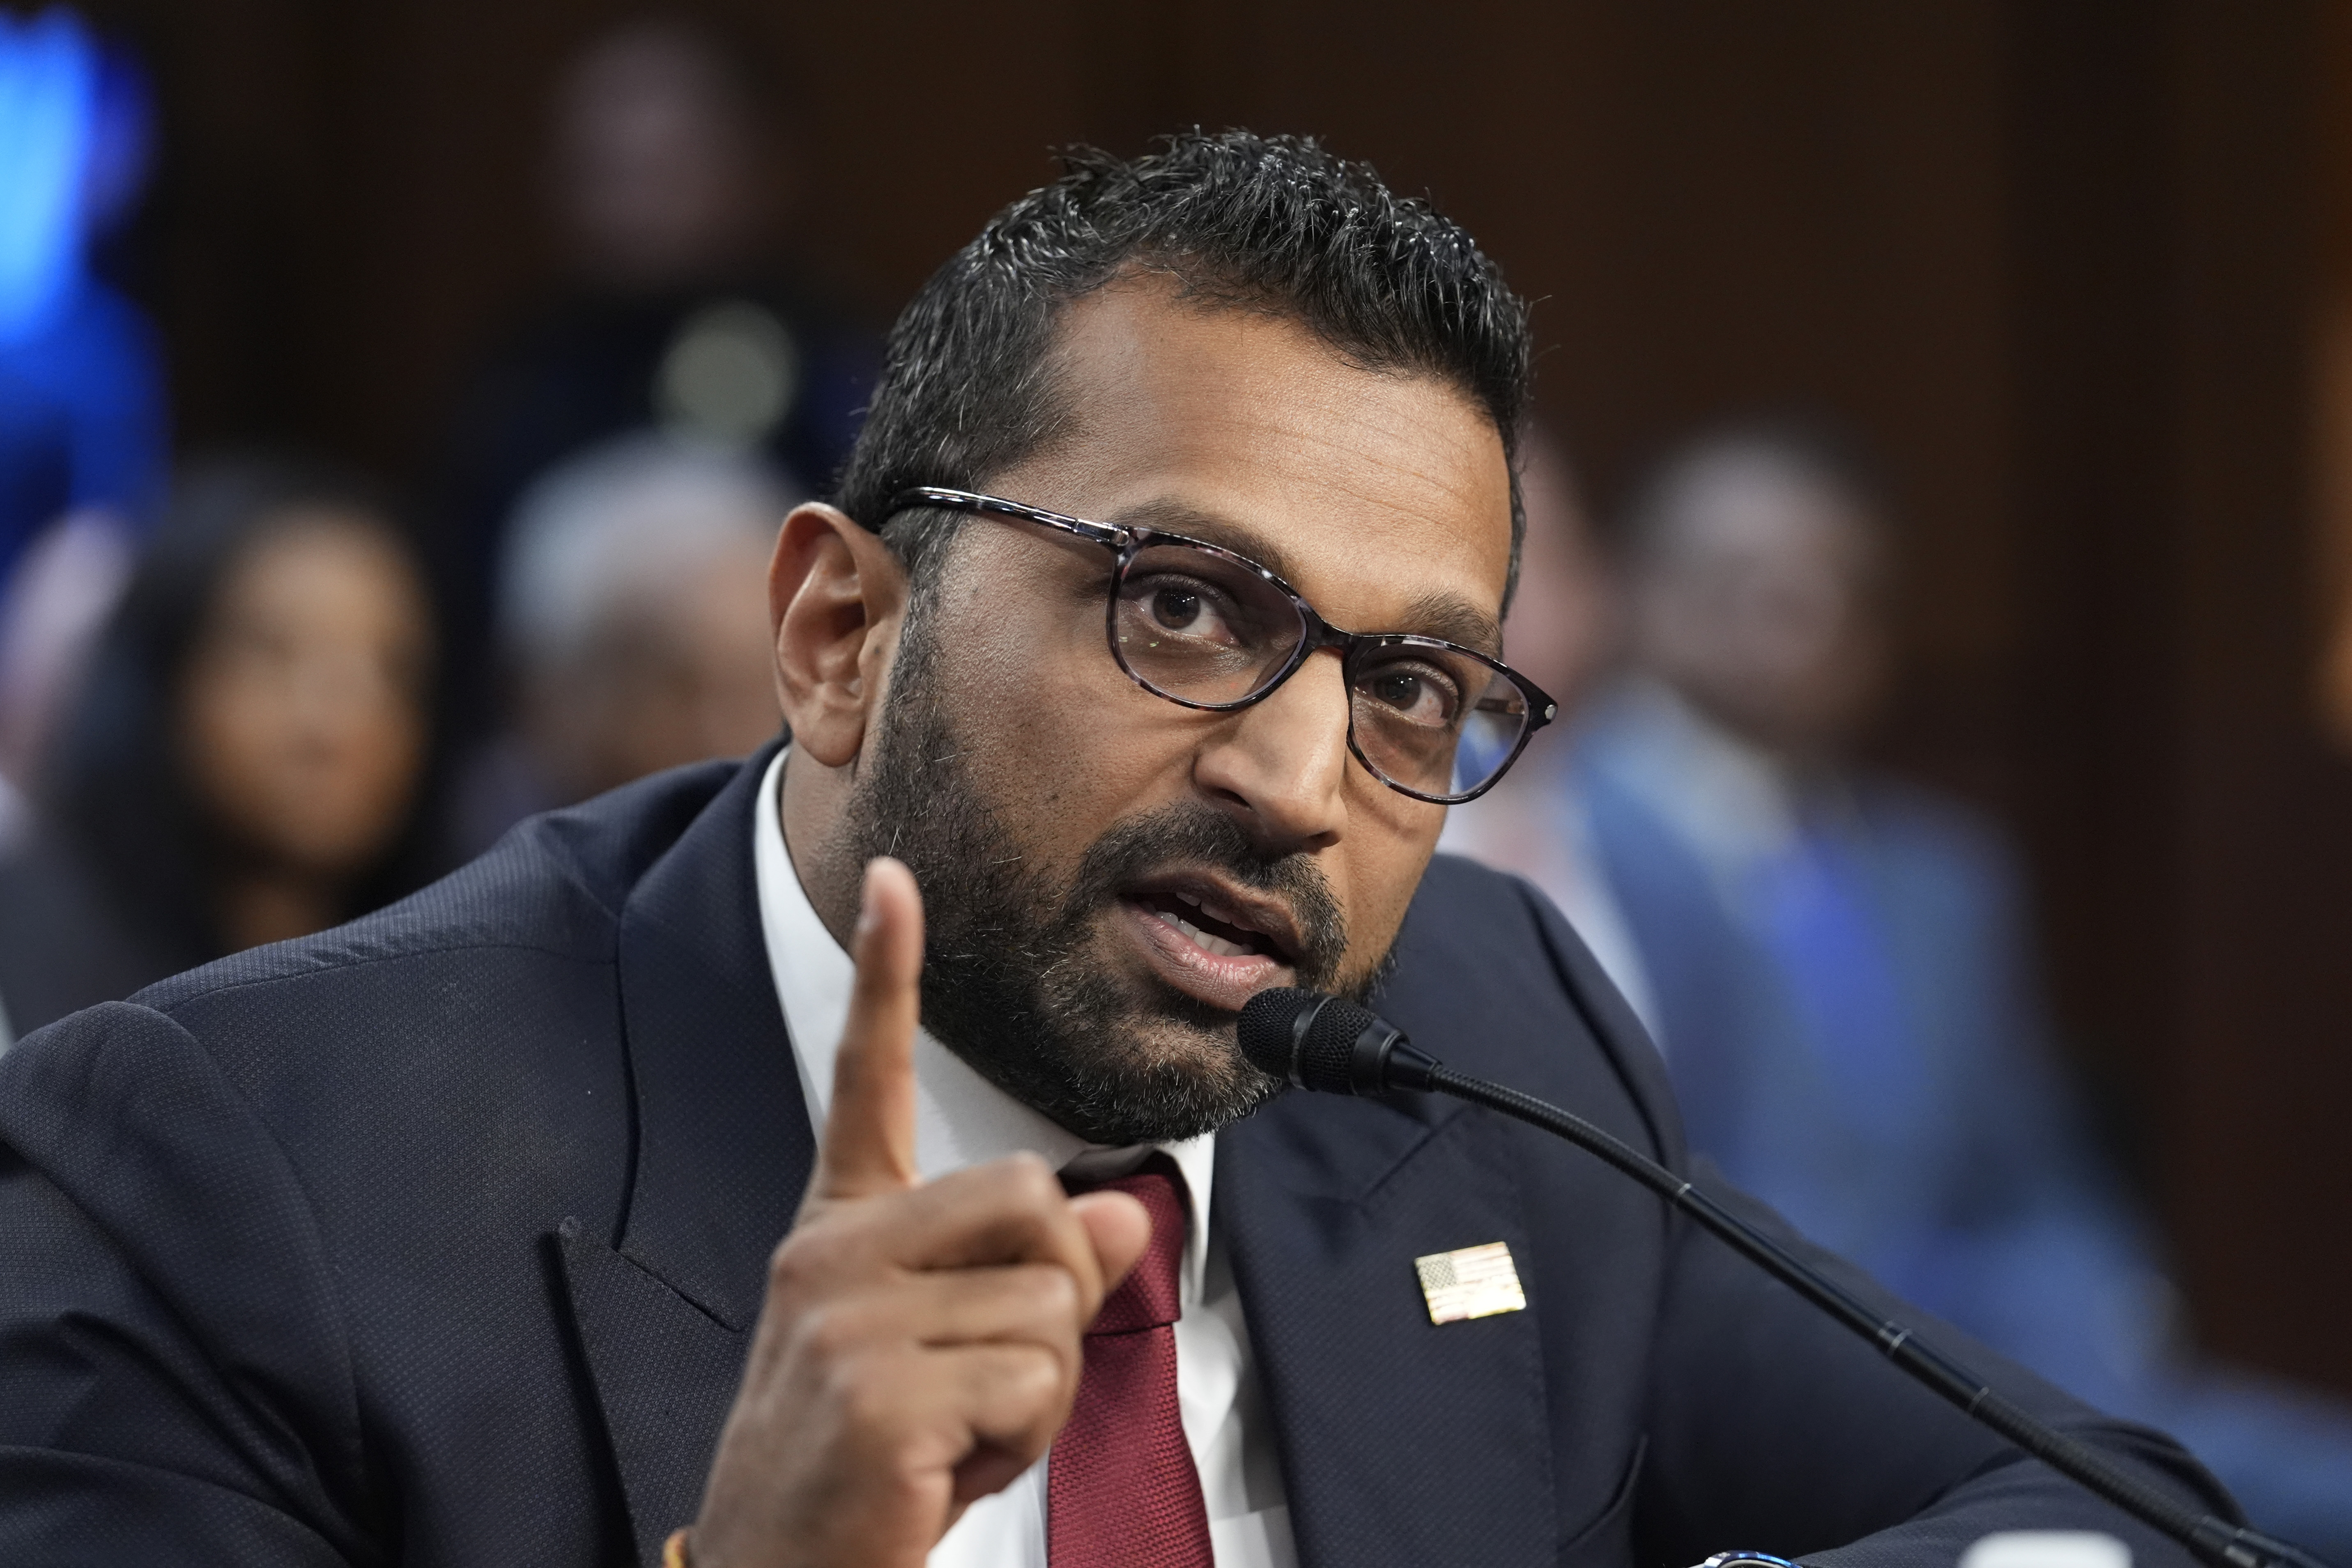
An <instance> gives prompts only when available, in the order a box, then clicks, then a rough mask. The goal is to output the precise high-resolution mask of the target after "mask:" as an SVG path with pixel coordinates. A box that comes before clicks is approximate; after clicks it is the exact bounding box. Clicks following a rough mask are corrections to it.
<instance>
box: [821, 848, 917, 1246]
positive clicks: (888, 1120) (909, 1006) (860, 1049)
mask: <svg viewBox="0 0 2352 1568" xmlns="http://www.w3.org/2000/svg"><path fill="white" fill-rule="evenodd" d="M851 956H852V957H853V958H854V959H856V963H857V980H856V985H855V987H854V988H853V989H852V991H851V992H850V997H849V1018H848V1021H847V1022H846V1023H845V1024H844V1025H843V1026H842V1029H841V1049H840V1051H839V1053H838V1054H837V1055H836V1056H835V1058H834V1064H833V1105H832V1107H831V1109H830V1110H828V1111H827V1112H826V1114H825V1119H824V1147H823V1148H822V1149H821V1150H820V1151H819V1152H818V1155H817V1166H816V1173H815V1174H814V1176H813V1177H812V1178H811V1179H810V1182H809V1198H810V1200H811V1201H816V1200H820V1199H825V1198H856V1197H866V1196H870V1195H872V1194H877V1193H887V1192H898V1191H902V1190H904V1189H906V1188H908V1187H911V1186H913V1185H914V1184H915V1182H916V1169H915V1026H916V1024H917V1022H918V1021H919V1019H920V1017H921V1016H922V998H921V982H922V973H923V899H922V894H921V893H920V892H919V891H918V890H917V889H916V887H915V877H914V873H913V872H911V871H909V870H908V869H907V868H906V867H905V866H904V865H902V864H900V863H899V862H898V861H897V860H893V859H889V858H887V857H885V858H877V859H876V860H873V861H871V862H869V863H868V864H867V866H866V885H865V890H864V896H863V898H862V900H860V904H859V909H858V915H857V931H856V935H855V936H853V937H852V939H851Z"/></svg>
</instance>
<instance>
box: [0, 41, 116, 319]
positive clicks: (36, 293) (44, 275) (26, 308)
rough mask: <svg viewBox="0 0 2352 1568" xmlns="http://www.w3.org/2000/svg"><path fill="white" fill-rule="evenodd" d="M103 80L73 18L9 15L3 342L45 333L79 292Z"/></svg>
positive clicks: (2, 100) (2, 114) (94, 49)
mask: <svg viewBox="0 0 2352 1568" xmlns="http://www.w3.org/2000/svg"><path fill="white" fill-rule="evenodd" d="M98 74H99V50H98V46H97V43H96V41H95V40H94V39H92V38H91V37H90V35H89V30H88V29H87V28H86V27H84V26H83V25H82V23H81V20H80V18H79V17H78V16H75V15H74V14H73V13H72V12H70V11H66V10H51V11H47V12H44V13H43V14H41V15H40V16H35V17H31V18H28V19H24V20H19V19H16V18H14V17H11V16H8V15H7V14H5V13H0V342H10V341H14V340H18V339H22V338H25V337H26V336H29V335H30V334H32V333H35V332H37V331H40V330H41V329H42V328H44V327H46V326H47V325H48V324H49V322H50V321H51V320H52V319H53V318H54V317H55V315H56V314H57V312H58V311H59V310H61V309H63V308H65V307H66V306H68V304H69V303H70V302H71V300H72V299H73V296H74V295H75V294H76V293H77V292H78V290H79V284H80V281H81V270H82V254H83V250H82V247H83V237H84V236H83V228H84V218H85V214H84V211H83V190H84V177H85V172H86V170H87V168H88V166H89V146H90V137H91V125H92V120H93V117H94V115H95V112H96V109H97V100H98Z"/></svg>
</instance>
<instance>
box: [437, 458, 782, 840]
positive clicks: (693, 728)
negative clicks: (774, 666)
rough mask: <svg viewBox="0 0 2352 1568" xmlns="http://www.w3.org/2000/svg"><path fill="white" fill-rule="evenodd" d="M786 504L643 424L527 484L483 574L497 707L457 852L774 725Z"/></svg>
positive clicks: (715, 753) (714, 753)
mask: <svg viewBox="0 0 2352 1568" xmlns="http://www.w3.org/2000/svg"><path fill="white" fill-rule="evenodd" d="M801 499H802V498H801V497H800V496H799V495H797V494H796V493H795V492H794V491H793V489H792V488H791V487H790V484H789V482H788V481H787V480H786V479H784V477H783V476H782V475H781V474H779V473H777V472H776V471H775V470H774V469H773V468H772V467H770V466H769V465H767V464H766V463H764V462H762V461H761V460H760V459H759V458H755V457H753V456H751V455H749V454H745V453H741V452H736V451H730V450H728V449H726V448H723V447H715V446H712V445H710V444H709V443H705V442H698V441H689V440H682V439H679V438H677V437H667V436H662V435H658V434H640V435H636V436H629V437H621V438H620V439H618V440H616V441H614V442H610V443H607V444H606V445H604V446H603V447H596V448H594V449H593V450H591V451H589V452H586V453H583V454H582V455H581V456H579V457H577V458H572V460H571V461H569V462H566V463H563V464H561V465H559V466H558V467H557V468H555V469H554V470H553V471H552V472H551V473H550V474H548V475H547V476H546V478H544V479H541V481H540V482H539V483H538V484H537V485H535V486H533V487H532V488H531V489H530V492H529V493H528V494H526V495H525V496H524V498H523V500H522V503H521V505H520V507H518V508H517V510H516V515H515V520H514V522H513V524H512V525H511V527H510V528H509V534H508V545H507V558H506V562H505V564H504V566H503V567H502V569H501V571H500V573H499V581H500V593H499V643H500V646H501V647H502V649H503V650H504V651H503V663H504V665H505V667H506V668H507V670H508V671H509V675H510V680H509V688H508V689H509V692H510V695H511V714H510V718H509V728H508V731H507V732H506V733H505V734H504V735H502V736H500V737H499V739H498V740H497V741H495V742H493V743H492V744H491V745H490V746H489V747H488V749H487V750H485V751H484V752H481V753H479V754H478V760H477V762H476V763H475V764H474V765H472V766H471V767H469V768H468V770H467V782H466V785H465V791H464V798H463V801H462V804H461V805H460V813H461V816H460V822H459V826H458V832H459V837H460V840H461V847H464V848H465V849H467V850H468V851H473V850H478V849H481V848H486V847H488V845H489V843H490V842H491V841H492V840H494V839H495V838H496V837H498V836H499V834H500V833H502V832H504V831H505V830H506V829H507V828H508V827H509V826H512V825H513V824H514V823H516V822H518V821H520V819H521V818H522V817H524V816H529V815H530V813H532V812H534V811H541V810H545V809H548V808H550V807H552V806H559V805H571V804H572V803H573V802H574V801H580V800H585V799H586V798H588V797H589V796H590V795H598V794H602V793H603V792H604V791H605V790H607V789H611V788H613V787H614V785H617V784H626V783H628V782H629V781H630V780H632V779H636V778H642V777H644V776H645V775H646V774H647V773H658V772H660V771H661V770H662V769H664V768H671V767H677V766H680V765H682V764H684V763H698V762H702V761H705V760H707V759H709V758H712V757H734V756H741V755H743V754H745V753H746V752H751V751H754V750H756V749H757V748H759V747H760V746H761V745H762V744H764V743H765V742H767V741H769V740H770V739H772V737H773V736H774V735H775V733H776V731H777V728H778V727H779V725H781V724H782V712H781V710H779V709H778V708H777V706H776V694H775V689H774V683H773V682H772V680H771V679H769V677H768V673H767V668H766V660H767V656H768V641H769V637H768V595H767V570H768V556H769V553H770V552H771V551H772V549H773V548H774V546H775V540H776V531H777V529H778V528H779V527H780V526H781V525H782V521H783V517H784V514H785V513H786V512H788V511H790V510H792V509H793V506H794V505H796V504H797V503H798V502H799V500H801Z"/></svg>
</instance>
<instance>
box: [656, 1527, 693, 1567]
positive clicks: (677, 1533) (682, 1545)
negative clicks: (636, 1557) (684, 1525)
mask: <svg viewBox="0 0 2352 1568" xmlns="http://www.w3.org/2000/svg"><path fill="white" fill-rule="evenodd" d="M692 1533H694V1532H693V1531H689V1530H673V1531H670V1532H669V1539H668V1540H667V1541H665V1542H662V1568H694V1564H693V1563H689V1562H688V1561H687V1560H686V1538H687V1537H688V1535H691V1534H692Z"/></svg>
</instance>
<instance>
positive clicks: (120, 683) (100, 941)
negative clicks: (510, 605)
mask: <svg viewBox="0 0 2352 1568" xmlns="http://www.w3.org/2000/svg"><path fill="white" fill-rule="evenodd" d="M433 663H434V633H433V624H432V619H431V616H430V612H429V607H428V601H427V599H426V597H425V589H424V584H423V579H422V576H421V574H420V572H419V570H418V567H417V565H416V563H415V558H414V556H413V554H412V552H411V550H410V547H409V545H408V543H407V542H406V539H405V537H404V535H403V533H402V532H401V531H400V530H399V528H398V527H397V526H396V524H395V523H394V521H393V519H392V516H391V514H390V512H389V511H388V510H387V509H386V508H385V506H384V505H383V502H382V501H381V500H379V499H378V498H377V497H376V495H375V494H374V492H373V490H371V489H369V488H367V487H366V486H364V485H363V484H361V483H359V482H356V481H354V480H352V479H347V478H345V477H343V476H341V475H338V474H335V473H332V472H330V471H327V470H325V469H321V468H312V467H310V466H308V465H304V464H299V463H293V462H284V461H277V460H259V459H256V460H239V461H229V462H221V463H216V464H214V465H210V466H206V467H202V468H197V469H196V470H194V472H193V473H191V474H190V476H189V477H188V478H187V479H185V481H184V483H183V484H182V486H181V487H180V489H179V492H178V494H177V495H176V496H175V497H174V500H173V504H172V507H171V509H170V511H169V514H168V516H167V517H166V519H165V521H164V522H163V525H162V527H161V528H160V529H159V531H157V533H156V534H155V536H154V538H153V540H152V543H151V545H150V547H149V549H148V552H147V553H146V555H145V557H144V559H143V560H142V562H141V563H140V564H139V566H138V568H137V570H136V572H135V574H133V576H132V578H131V585H130V587H129V589H128V591H127V592H126V593H125V595H123V598H122V602H121V605H120V606H119V607H118V609H117V610H116V612H115V614H114V618H113V620H112V622H111V623H110V625H109V626H108V627H107V629H106V630H105V632H104V634H103V635H102V637H100V642H99V645H98V647H97V649H96V651H95V653H94V654H93V656H92V658H91V661H90V665H89V674H88V676H87V678H86V680H85V683H84V685H83V687H82V689H81V690H80V692H79V697H78V699H77V700H76V702H75V705H74V708H73V710H71V712H70V713H69V714H68V717H67V720H66V721H65V725H64V728H63V731H62V732H61V733H60V735H59V737H58V749H57V752H56V754H55V756H54V757H53V759H52V761H51V764H50V767H49V769H48V773H47V782H48V787H47V790H45V792H44V798H43V800H42V808H41V813H40V817H39V823H38V826H37V829H36V831H35V833H34V835H33V837H31V839H30V841H29V842H28V843H26V845H25V846H24V847H21V848H20V849H19V850H18V852H17V853H16V854H15V855H13V856H12V857H10V858H8V859H7V860H6V861H5V862H0V1005H5V1008H6V1010H7V1014H8V1019H9V1023H10V1024H11V1025H12V1026H13V1027H14V1029H15V1030H16V1033H18V1034H23V1033H26V1032H27V1031H30V1030H32V1029H35V1028H37V1027H39V1026H42V1025H44V1024H47V1023H48V1022H50V1021H51V1020H52V1019H55V1018H59V1017H62V1016H65V1015H66V1014H68V1013H70V1012H74V1011H76V1010H78V1009H79V1008H81V1007H85V1006H89V1005H92V1004H95V1003H98V1002H103V1001H108V1000H110V999H115V998H120V997H123V996H127V995H129V994H131V992H133V991H136V990H138V989H139V988H140V987H142V986H143V985H145V984H149V983H150V982H152V981H155V980H160V979H162V978H163V977H164V976H166V975H169V974H173V973H177V972H179V971H181V970H183V969H186V968H189V967H191V966H192V965H194V964H197V963H204V962H205V961H207V960H210V959H214V958H217V957H220V956H221V955H223V954H225V953H229V952H236V951H238V950H240V949H243V948H247V947H252V946H256V945H258V944H260V943H262V942H276V941H278V940H281V939H283V938H287V937H294V936H301V935H305V934H307V933H309V932H311V931H320V930H322V929H324V928H325V927H328V926H331V925H334V924H336V923H338V922H339V921H343V920H346V919H349V918H350V917H352V916H353V915H356V914H359V913H362V912H363V911H365V910H369V909H372V908H373V907H375V906H376V905H378V904H381V903H383V902H385V901H387V900H389V899H391V898H392V897H394V896H395V895H396V894H398V893H401V892H404V891H406V890H408V889H409V888H410V887H412V886H414V885H415V884H416V883H418V882H420V881H421V880H422V872H423V871H424V870H425V867H423V866H422V865H421V864H420V862H419V861H418V859H417V858H416V856H415V847H416V842H417V835H416V833H415V827H416V824H417V822H418V819H419V815H420V814H419V810H418V807H419V805H420V795H421V793H422V789H423V784H424V781H425V779H426V777H427V776H428V761H429V756H430V752H431V743H432V736H433V723H432V716H431V713H430V700H429V691H430V684H429V683H430V679H431V675H432V670H433Z"/></svg>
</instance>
